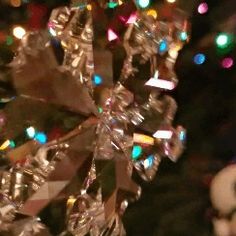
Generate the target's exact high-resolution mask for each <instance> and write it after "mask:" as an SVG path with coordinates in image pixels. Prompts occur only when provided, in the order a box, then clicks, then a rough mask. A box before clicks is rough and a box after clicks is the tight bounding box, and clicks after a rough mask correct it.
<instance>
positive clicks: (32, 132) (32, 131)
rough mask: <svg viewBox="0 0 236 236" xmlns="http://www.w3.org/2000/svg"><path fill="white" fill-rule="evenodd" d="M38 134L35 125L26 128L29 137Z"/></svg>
mask: <svg viewBox="0 0 236 236" xmlns="http://www.w3.org/2000/svg"><path fill="white" fill-rule="evenodd" d="M35 134H36V130H35V128H34V127H32V126H30V127H28V128H27V129H26V135H27V136H28V138H34V136H35Z"/></svg>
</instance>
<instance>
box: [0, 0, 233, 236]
mask: <svg viewBox="0 0 236 236" xmlns="http://www.w3.org/2000/svg"><path fill="white" fill-rule="evenodd" d="M166 1H167V2H168V0H166ZM162 2H164V1H162V0H160V1H159V0H153V1H152V4H153V7H154V8H155V7H156V5H158V4H161V3H162ZM169 2H170V3H171V4H178V5H179V7H180V8H181V9H183V10H184V11H186V13H187V15H188V16H189V21H190V22H191V24H192V29H191V40H190V42H189V43H188V44H187V45H186V46H185V47H184V48H183V50H182V51H181V52H180V55H179V57H178V60H177V63H176V72H177V74H178V77H179V80H180V81H179V85H178V88H177V89H176V91H175V92H174V97H175V98H176V100H177V102H178V105H179V108H178V113H177V119H176V121H175V122H176V123H178V124H182V125H183V126H184V127H186V129H187V131H188V133H187V143H186V147H187V148H186V151H185V153H184V154H183V156H182V157H181V159H180V161H179V162H178V163H176V164H173V163H171V162H170V161H169V160H167V159H166V160H165V161H163V162H162V163H161V166H160V170H159V172H158V174H157V176H156V178H155V179H154V181H153V182H152V183H151V184H150V183H143V182H140V184H141V185H142V187H143V195H142V197H141V199H140V200H139V201H138V202H136V203H134V204H131V205H130V206H129V208H128V210H127V212H126V214H125V217H124V223H125V227H126V230H127V234H128V235H134V236H144V235H145V236H146V235H148V236H149V235H150V236H151V235H154V236H208V235H213V233H212V224H211V219H212V211H211V203H210V199H209V186H210V183H211V180H212V178H213V176H214V175H215V174H216V172H217V171H219V170H220V169H222V168H223V167H224V166H226V165H228V164H230V163H233V162H235V161H236V139H235V133H236V65H235V63H236V49H235V45H236V35H235V33H236V3H235V0H221V1H220V0H200V1H199V0H176V1H174V0H169ZM66 4H69V1H67V0H45V1H44V0H0V87H3V88H4V91H5V90H7V89H8V87H7V86H8V83H7V76H8V67H7V64H8V63H10V62H11V60H12V58H13V57H14V53H15V52H16V48H17V45H18V43H19V39H18V38H20V35H21V34H22V30H26V31H29V30H40V29H43V28H46V23H47V19H48V17H49V16H50V12H51V10H52V9H53V8H55V7H57V6H60V5H66ZM157 11H158V10H157ZM19 26H20V27H22V28H19ZM17 27H18V28H17ZM23 33H24V31H23ZM9 90H10V88H9ZM4 106H5V103H4V102H2V101H1V103H0V108H4ZM57 117H59V119H58V120H65V126H67V127H70V126H73V122H74V118H73V116H70V118H68V119H65V117H67V114H64V113H60V114H57ZM55 120H56V118H55ZM58 132H59V133H60V132H61V131H60V130H58V129H56V128H55V130H54V134H52V135H54V136H55V135H56V134H57V133H58Z"/></svg>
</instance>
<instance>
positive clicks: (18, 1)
mask: <svg viewBox="0 0 236 236" xmlns="http://www.w3.org/2000/svg"><path fill="white" fill-rule="evenodd" d="M10 4H11V5H12V6H13V7H20V5H21V0H11V1H10Z"/></svg>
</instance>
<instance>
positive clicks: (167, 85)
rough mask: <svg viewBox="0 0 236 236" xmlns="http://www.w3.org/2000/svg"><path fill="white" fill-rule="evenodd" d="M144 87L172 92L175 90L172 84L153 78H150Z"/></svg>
mask: <svg viewBox="0 0 236 236" xmlns="http://www.w3.org/2000/svg"><path fill="white" fill-rule="evenodd" d="M145 85H147V86H152V87H156V88H161V89H168V90H172V89H174V88H175V84H174V83H173V82H171V81H168V80H163V79H155V78H151V79H150V80H148V81H147V82H146V84H145Z"/></svg>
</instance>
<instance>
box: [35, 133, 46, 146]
mask: <svg viewBox="0 0 236 236" xmlns="http://www.w3.org/2000/svg"><path fill="white" fill-rule="evenodd" d="M35 140H37V141H38V142H39V143H41V144H45V143H46V142H47V136H46V134H45V133H43V132H39V133H37V134H36V135H35Z"/></svg>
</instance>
